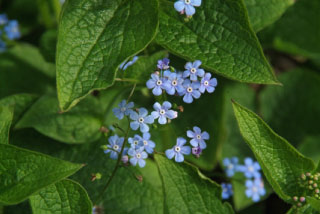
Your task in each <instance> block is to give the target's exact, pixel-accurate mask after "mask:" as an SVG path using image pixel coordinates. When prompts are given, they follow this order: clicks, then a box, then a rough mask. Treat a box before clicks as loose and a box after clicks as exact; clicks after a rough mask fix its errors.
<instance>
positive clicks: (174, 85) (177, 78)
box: [163, 70, 184, 95]
mask: <svg viewBox="0 0 320 214" xmlns="http://www.w3.org/2000/svg"><path fill="white" fill-rule="evenodd" d="M163 75H164V76H165V77H167V78H168V80H167V81H165V83H163V86H164V88H165V90H166V92H167V93H168V94H170V95H174V94H175V93H176V91H177V92H178V93H181V92H182V91H183V90H184V88H183V86H182V83H183V81H184V79H183V78H182V76H181V75H179V74H178V73H175V72H174V73H173V72H170V71H169V70H166V71H165V72H164V74H163Z"/></svg>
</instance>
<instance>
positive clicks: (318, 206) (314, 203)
mask: <svg viewBox="0 0 320 214" xmlns="http://www.w3.org/2000/svg"><path fill="white" fill-rule="evenodd" d="M306 198H307V203H308V204H310V206H311V207H312V208H313V209H314V210H317V211H318V212H320V200H319V199H316V198H313V197H309V196H307V197H306Z"/></svg>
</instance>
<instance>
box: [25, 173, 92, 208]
mask: <svg viewBox="0 0 320 214" xmlns="http://www.w3.org/2000/svg"><path fill="white" fill-rule="evenodd" d="M30 204H31V207H32V213H33V214H92V204H91V201H90V199H89V197H88V194H87V192H86V190H85V189H84V188H83V187H82V186H81V185H80V184H78V183H76V182H74V181H72V180H68V179H65V180H62V181H59V182H57V183H55V184H52V185H50V186H47V187H46V188H43V189H41V190H40V192H39V193H37V194H36V195H33V196H31V197H30Z"/></svg>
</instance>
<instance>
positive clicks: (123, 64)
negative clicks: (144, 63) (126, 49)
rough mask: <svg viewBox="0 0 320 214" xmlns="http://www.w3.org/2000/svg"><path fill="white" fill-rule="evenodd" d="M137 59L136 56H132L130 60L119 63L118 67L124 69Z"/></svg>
mask: <svg viewBox="0 0 320 214" xmlns="http://www.w3.org/2000/svg"><path fill="white" fill-rule="evenodd" d="M138 59H139V57H138V56H134V57H133V58H132V60H131V61H129V62H128V61H124V62H123V63H121V64H120V66H119V68H120V69H121V70H126V69H127V68H128V67H129V66H131V65H133V64H134V63H135V62H136V61H137V60H138Z"/></svg>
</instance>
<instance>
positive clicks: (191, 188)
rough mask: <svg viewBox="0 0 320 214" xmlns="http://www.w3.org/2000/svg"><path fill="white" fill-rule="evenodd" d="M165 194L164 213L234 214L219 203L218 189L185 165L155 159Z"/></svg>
mask: <svg viewBox="0 0 320 214" xmlns="http://www.w3.org/2000/svg"><path fill="white" fill-rule="evenodd" d="M155 160H156V162H157V165H158V168H159V172H160V175H161V179H162V184H163V191H164V194H165V196H164V197H165V201H164V203H165V207H166V209H167V212H166V213H185V214H188V213H190V214H194V213H213V211H214V213H221V214H225V213H233V210H232V208H231V206H230V205H229V204H228V203H222V202H221V187H220V186H219V185H218V184H216V183H215V182H213V181H212V180H210V179H209V178H206V177H205V176H204V175H202V174H201V173H200V172H199V171H198V170H197V169H196V168H195V167H193V166H191V165H189V164H186V163H175V162H174V161H173V160H168V159H167V158H166V157H163V156H161V155H155Z"/></svg>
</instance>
